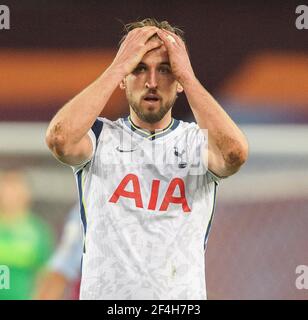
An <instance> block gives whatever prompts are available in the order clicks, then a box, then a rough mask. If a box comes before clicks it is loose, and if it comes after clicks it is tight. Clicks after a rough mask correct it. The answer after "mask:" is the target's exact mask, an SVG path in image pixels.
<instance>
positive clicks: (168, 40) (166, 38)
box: [157, 30, 176, 49]
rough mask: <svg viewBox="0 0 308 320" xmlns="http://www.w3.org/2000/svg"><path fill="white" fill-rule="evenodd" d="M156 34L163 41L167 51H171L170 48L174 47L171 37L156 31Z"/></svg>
mask: <svg viewBox="0 0 308 320" xmlns="http://www.w3.org/2000/svg"><path fill="white" fill-rule="evenodd" d="M157 34H158V36H159V37H160V38H161V39H162V40H163V42H164V44H165V46H166V47H167V49H172V47H174V45H175V44H176V40H175V39H174V38H173V37H172V36H171V35H169V34H166V33H165V32H163V31H162V30H159V31H157ZM171 37H172V38H171Z"/></svg>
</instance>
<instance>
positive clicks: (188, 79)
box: [179, 72, 198, 89]
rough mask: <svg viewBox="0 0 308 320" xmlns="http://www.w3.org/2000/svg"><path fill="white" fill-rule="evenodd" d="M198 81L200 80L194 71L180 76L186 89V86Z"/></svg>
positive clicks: (180, 80) (181, 82)
mask: <svg viewBox="0 0 308 320" xmlns="http://www.w3.org/2000/svg"><path fill="white" fill-rule="evenodd" d="M196 81H198V80H197V78H196V76H195V74H194V73H193V72H187V73H183V74H182V75H181V76H180V77H179V82H180V84H181V85H182V86H183V88H184V89H185V87H187V86H189V85H191V84H193V83H195V82H196Z"/></svg>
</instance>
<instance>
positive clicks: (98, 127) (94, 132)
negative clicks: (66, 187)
mask: <svg viewBox="0 0 308 320" xmlns="http://www.w3.org/2000/svg"><path fill="white" fill-rule="evenodd" d="M102 129H103V119H102V118H97V119H96V120H95V122H94V124H93V125H92V127H91V129H90V130H89V131H88V132H87V134H88V136H89V137H90V139H91V142H92V154H91V156H90V157H89V159H87V160H85V161H83V162H82V163H80V164H78V165H74V166H71V168H72V169H73V171H74V173H77V172H78V171H79V170H80V169H82V168H83V167H84V166H85V165H86V164H87V163H88V162H90V161H91V160H92V159H93V157H94V155H95V152H96V148H97V144H98V141H99V137H100V134H101V132H102Z"/></svg>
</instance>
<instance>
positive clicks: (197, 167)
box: [187, 123, 222, 184]
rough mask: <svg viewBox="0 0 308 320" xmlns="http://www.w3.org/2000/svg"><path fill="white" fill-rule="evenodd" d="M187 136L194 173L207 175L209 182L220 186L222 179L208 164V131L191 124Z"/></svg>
mask: <svg viewBox="0 0 308 320" xmlns="http://www.w3.org/2000/svg"><path fill="white" fill-rule="evenodd" d="M187 135H188V138H187V142H188V148H189V155H190V159H191V160H190V161H191V163H192V164H193V168H194V171H193V172H195V173H196V174H201V175H204V174H206V175H207V177H208V179H209V180H212V181H214V182H215V183H217V184H218V183H219V181H220V180H221V179H222V178H221V177H219V176H218V175H217V174H215V173H214V172H212V171H211V170H210V169H209V168H208V163H207V161H206V159H207V155H206V152H207V150H208V131H207V129H200V127H199V126H198V125H197V124H196V123H191V124H190V125H189V128H188V133H187Z"/></svg>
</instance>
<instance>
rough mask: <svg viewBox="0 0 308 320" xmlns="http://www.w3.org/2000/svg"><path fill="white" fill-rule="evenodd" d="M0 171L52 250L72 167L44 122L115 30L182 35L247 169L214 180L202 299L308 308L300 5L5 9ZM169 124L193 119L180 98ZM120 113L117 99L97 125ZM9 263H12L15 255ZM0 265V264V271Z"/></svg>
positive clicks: (307, 141)
mask: <svg viewBox="0 0 308 320" xmlns="http://www.w3.org/2000/svg"><path fill="white" fill-rule="evenodd" d="M3 2H4V3H2V4H6V5H8V6H9V7H10V11H11V29H10V30H1V31H0V171H1V170H5V169H7V168H11V167H12V166H14V167H20V168H22V170H24V171H25V173H26V175H27V177H28V178H29V181H30V186H31V191H32V194H33V210H34V211H35V212H37V213H38V214H39V215H40V216H41V217H43V218H44V219H45V220H46V221H48V223H49V224H50V225H51V226H52V228H53V230H54V232H55V234H56V238H57V239H59V237H60V233H61V230H62V227H63V222H64V220H65V217H66V213H67V212H68V210H69V209H70V208H71V207H72V205H73V204H74V203H75V201H76V199H77V190H76V187H75V181H74V177H73V174H72V171H71V169H70V168H68V167H65V166H63V165H61V164H60V163H58V162H57V161H56V160H55V159H54V158H53V157H52V156H51V154H50V153H49V152H48V150H47V147H46V146H45V143H44V136H45V131H46V128H47V125H48V121H49V120H50V119H51V117H52V115H53V114H54V113H55V112H56V111H57V110H58V109H59V108H60V107H61V106H62V105H63V104H64V103H65V102H66V101H67V100H68V99H70V98H71V97H73V96H74V95H75V94H77V93H78V92H79V91H80V90H81V89H82V88H84V87H85V86H86V85H87V84H89V83H90V82H91V81H92V80H94V79H95V78H96V77H97V76H98V75H99V74H100V73H101V72H102V71H103V70H104V68H106V66H107V65H108V64H109V63H110V62H111V61H112V59H113V56H114V55H115V53H116V50H117V43H118V41H119V39H120V38H121V29H122V22H125V23H126V22H130V21H133V20H135V19H137V18H144V17H156V18H157V19H158V20H168V21H169V22H171V23H173V24H176V25H178V26H179V27H182V28H184V30H185V35H186V38H187V43H188V46H189V48H190V55H191V59H192V65H193V67H194V69H195V72H196V75H197V77H198V78H199V79H200V81H201V82H202V83H203V84H204V85H205V87H206V88H207V89H208V90H209V91H210V92H211V93H212V94H213V95H214V97H215V98H216V99H217V100H218V101H219V102H220V103H221V104H222V106H223V107H224V108H225V110H226V111H227V112H228V113H229V114H230V115H231V116H232V117H233V119H234V120H235V121H236V122H237V123H238V124H239V125H240V127H241V128H242V129H243V130H244V132H245V133H246V135H247V137H248V140H249V143H250V158H249V161H248V163H247V164H246V165H245V166H244V167H243V168H242V170H241V172H240V173H238V174H236V175H235V176H233V177H230V178H228V179H226V180H225V181H223V183H222V184H221V186H220V192H219V193H218V199H217V206H216V212H215V219H214V222H213V226H212V231H211V234H210V238H209V242H208V249H207V254H206V267H207V271H206V274H207V288H208V296H209V298H210V299H308V290H305V289H303V290H298V289H297V288H296V286H295V280H296V278H297V276H298V275H296V273H295V269H296V266H298V265H303V264H304V265H308V250H307V245H308V232H307V230H308V47H307V43H308V42H307V36H308V30H297V29H296V27H295V19H296V15H295V8H296V6H297V5H298V4H301V3H298V2H297V1H268V2H266V3H264V2H261V1H260V2H259V1H254V2H249V3H248V2H247V1H232V2H230V1H227V0H226V1H202V2H201V1H182V0H178V1H174V0H172V1H168V2H166V3H164V2H163V1H157V2H154V1H152V2H151V1H118V0H114V1H112V2H107V1H106V2H105V1H65V2H64V1H33V0H28V1H24V2H20V1H3ZM174 111H175V116H176V117H178V118H181V119H185V120H187V121H190V120H192V114H191V112H190V108H189V106H188V105H187V101H186V99H185V96H184V95H182V97H181V98H179V99H178V101H177V104H176V106H175V108H174ZM124 114H127V106H126V103H125V98H124V95H123V94H122V93H121V92H120V91H116V92H115V94H114V95H113V97H112V99H111V101H110V103H109V104H108V107H107V109H106V111H104V114H103V115H104V116H106V117H109V118H112V119H116V118H118V117H119V116H123V115H124ZM12 254H13V253H12ZM0 264H1V261H0Z"/></svg>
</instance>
